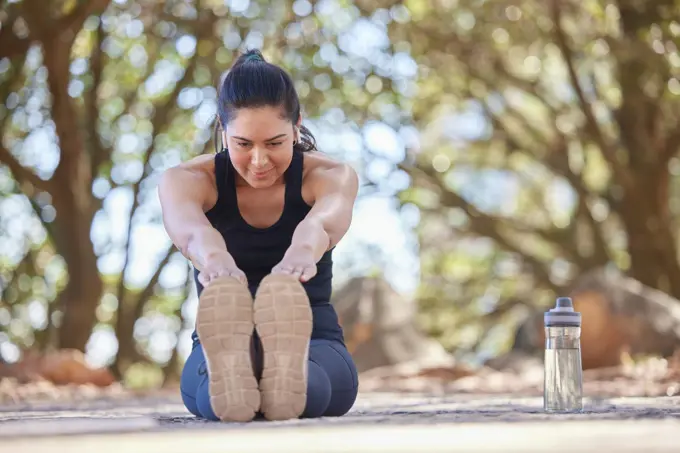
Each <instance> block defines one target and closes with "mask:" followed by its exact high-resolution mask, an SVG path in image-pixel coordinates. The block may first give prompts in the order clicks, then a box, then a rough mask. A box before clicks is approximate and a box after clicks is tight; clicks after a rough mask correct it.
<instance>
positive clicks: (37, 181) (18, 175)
mask: <svg viewBox="0 0 680 453" xmlns="http://www.w3.org/2000/svg"><path fill="white" fill-rule="evenodd" d="M0 162H2V163H3V164H5V165H7V168H9V171H10V172H11V173H12V177H13V178H14V179H15V180H16V181H17V183H18V184H19V185H21V186H25V185H26V184H30V185H31V186H33V187H34V188H36V189H40V190H43V191H45V192H49V193H52V182H51V181H49V180H44V179H41V178H40V177H39V176H38V175H36V174H35V173H33V172H32V171H31V170H29V169H28V168H26V167H24V166H23V165H21V164H20V163H19V161H18V160H17V159H16V157H14V156H13V155H12V153H11V152H10V151H9V150H8V149H7V148H5V147H4V146H3V145H2V143H0ZM25 189H26V188H25V187H24V188H23V189H22V192H24V193H25V194H27V196H28V195H29V194H30V193H31V192H32V190H28V191H27V190H25Z"/></svg>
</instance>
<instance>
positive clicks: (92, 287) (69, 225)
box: [53, 199, 103, 351]
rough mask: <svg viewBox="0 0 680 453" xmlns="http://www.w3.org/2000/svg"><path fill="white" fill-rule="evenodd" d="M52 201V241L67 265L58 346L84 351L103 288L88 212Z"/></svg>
mask: <svg viewBox="0 0 680 453" xmlns="http://www.w3.org/2000/svg"><path fill="white" fill-rule="evenodd" d="M68 201H71V200H70V199H69V200H68ZM55 205H56V206H55V207H56V209H57V218H56V219H55V226H54V229H53V232H54V242H55V244H56V248H57V253H59V254H60V255H61V256H62V257H63V258H64V261H66V267H67V269H68V283H67V284H66V287H65V288H64V290H63V291H62V292H61V293H60V294H59V298H58V310H59V311H61V315H62V321H61V323H60V325H59V332H58V347H59V348H69V349H77V350H79V351H85V346H86V345H87V342H88V340H89V339H90V335H91V334H92V329H93V328H94V326H95V324H96V322H97V307H98V306H99V301H100V299H101V296H102V292H103V283H102V280H101V276H100V275H99V270H98V268H97V256H96V254H95V252H94V246H93V245H92V241H90V226H91V224H92V215H89V214H87V213H82V212H80V213H79V212H78V211H77V210H76V209H74V206H73V204H71V203H65V202H61V203H56V200H55Z"/></svg>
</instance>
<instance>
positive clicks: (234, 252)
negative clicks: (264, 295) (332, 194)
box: [193, 150, 344, 342]
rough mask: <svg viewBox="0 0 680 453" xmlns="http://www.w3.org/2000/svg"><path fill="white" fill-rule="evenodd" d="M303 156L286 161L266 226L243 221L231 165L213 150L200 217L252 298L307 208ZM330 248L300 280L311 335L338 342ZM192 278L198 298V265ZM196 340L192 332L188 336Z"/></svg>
mask: <svg viewBox="0 0 680 453" xmlns="http://www.w3.org/2000/svg"><path fill="white" fill-rule="evenodd" d="M303 162H304V155H303V153H302V152H298V151H294V152H293V159H292V161H291V163H290V166H289V167H288V169H287V170H286V172H285V174H284V180H285V185H286V187H285V199H284V200H285V201H284V207H283V213H282V214H281V217H280V218H279V220H278V221H277V222H276V223H274V224H273V225H271V226H270V227H267V228H256V227H253V226H252V225H250V224H248V223H247V222H246V221H245V219H244V218H243V217H242V216H241V213H240V211H239V209H238V203H237V196H236V177H235V174H236V170H235V169H234V166H233V165H232V163H231V160H230V159H229V153H228V152H227V151H226V150H222V151H221V152H219V153H217V154H216V155H215V178H216V182H217V202H216V203H215V206H213V207H212V208H211V209H210V210H209V211H208V212H206V217H207V218H208V220H209V221H210V223H211V225H212V226H213V227H214V228H215V229H216V230H217V231H219V232H220V234H221V235H222V237H223V238H224V241H225V243H226V244H227V249H228V250H229V253H230V254H231V256H232V257H233V258H234V261H235V262H236V265H237V266H238V268H239V269H241V270H242V271H243V272H244V273H245V274H246V277H247V279H248V288H249V289H250V292H251V294H252V295H253V297H254V296H255V293H256V291H257V287H258V286H259V284H260V281H261V280H262V279H263V278H264V277H265V276H267V275H268V274H269V273H270V272H271V270H272V268H273V267H274V266H275V265H276V264H278V263H279V262H280V261H281V260H282V259H283V255H284V254H285V253H286V250H288V247H289V246H290V243H291V239H292V237H293V233H294V231H295V228H296V227H297V225H298V224H299V223H300V222H301V221H302V220H303V219H304V218H305V216H306V215H307V214H308V213H309V211H310V210H311V206H309V205H308V204H307V203H306V202H305V200H304V199H303V198H302V170H303ZM332 256H333V251H332V250H329V251H327V252H326V253H324V255H323V256H322V257H321V259H320V260H319V262H318V263H317V265H316V266H317V273H316V275H315V276H314V277H313V278H312V279H310V280H309V281H308V282H305V283H303V284H302V285H303V287H304V288H305V291H306V292H307V296H308V297H309V301H310V304H311V306H312V312H313V315H314V328H313V331H312V338H326V339H330V340H338V341H341V342H344V340H343V333H342V329H341V327H340V325H339V323H338V317H337V314H336V312H335V309H334V308H333V306H332V305H331V304H330V299H331V292H332V283H333V257H332ZM194 279H195V281H196V287H197V290H198V295H199V297H200V295H201V292H202V291H203V286H202V285H201V283H200V282H199V281H198V270H196V269H194ZM193 338H194V341H196V333H195V332H194V335H193Z"/></svg>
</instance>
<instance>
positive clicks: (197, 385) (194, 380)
mask: <svg viewBox="0 0 680 453" xmlns="http://www.w3.org/2000/svg"><path fill="white" fill-rule="evenodd" d="M207 378H208V373H207V365H206V363H205V355H204V354H203V349H202V348H201V346H200V345H198V346H196V347H195V348H194V349H193V350H192V351H191V354H189V357H187V360H186V362H185V363H184V368H183V369H182V376H181V378H180V384H179V387H180V394H181V396H182V402H183V403H184V406H185V407H186V408H187V410H188V411H189V412H191V413H192V414H194V415H195V416H197V417H203V418H208V417H206V416H205V414H204V412H205V408H203V409H202V406H205V401H203V400H206V399H207V402H208V405H209V404H210V395H209V394H208V390H207V381H208V379H207ZM204 383H205V384H204ZM203 384H204V388H202V385H203ZM211 412H212V411H211Z"/></svg>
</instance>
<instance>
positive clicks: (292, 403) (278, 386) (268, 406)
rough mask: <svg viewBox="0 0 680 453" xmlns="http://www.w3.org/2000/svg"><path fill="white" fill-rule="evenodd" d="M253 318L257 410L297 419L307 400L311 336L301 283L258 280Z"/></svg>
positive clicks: (269, 416)
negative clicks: (259, 362)
mask: <svg viewBox="0 0 680 453" xmlns="http://www.w3.org/2000/svg"><path fill="white" fill-rule="evenodd" d="M253 319H254V320H255V329H257V333H258V335H259V337H260V341H261V342H262V350H263V362H264V364H263V370H262V378H261V379H260V392H261V401H262V404H261V406H260V407H261V411H262V413H263V415H264V417H265V418H266V419H268V420H289V419H293V418H298V417H300V415H302V412H303V411H304V409H305V405H306V403H307V359H308V357H309V340H310V337H311V335H312V309H311V307H310V304H309V298H308V297H307V293H306V292H305V290H304V288H303V286H302V284H301V283H300V282H299V281H298V280H297V279H296V278H295V277H292V276H289V275H279V274H275V275H268V276H267V277H265V278H264V279H262V282H261V283H260V285H259V288H258V290H257V294H256V295H255V303H254V314H253Z"/></svg>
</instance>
